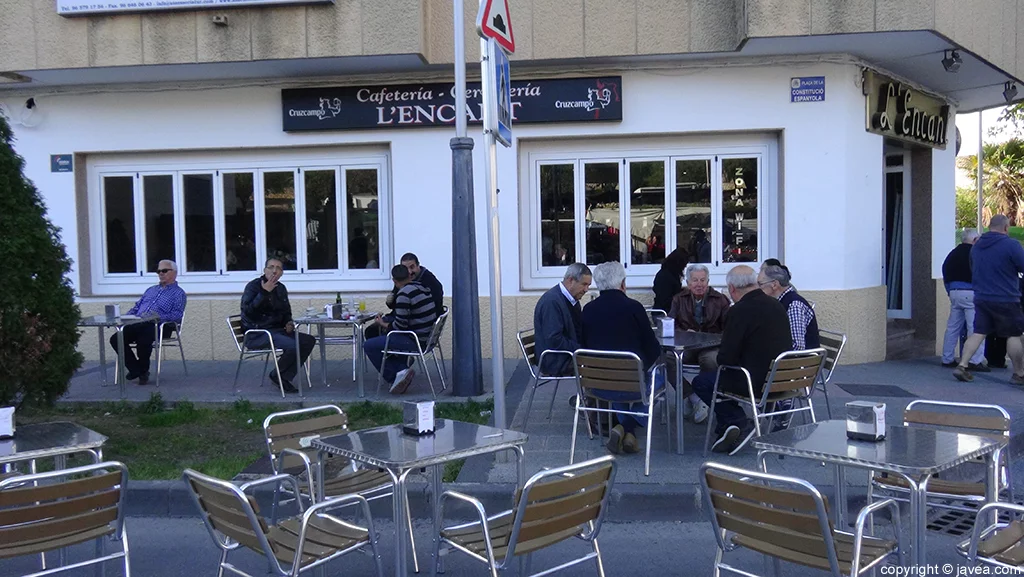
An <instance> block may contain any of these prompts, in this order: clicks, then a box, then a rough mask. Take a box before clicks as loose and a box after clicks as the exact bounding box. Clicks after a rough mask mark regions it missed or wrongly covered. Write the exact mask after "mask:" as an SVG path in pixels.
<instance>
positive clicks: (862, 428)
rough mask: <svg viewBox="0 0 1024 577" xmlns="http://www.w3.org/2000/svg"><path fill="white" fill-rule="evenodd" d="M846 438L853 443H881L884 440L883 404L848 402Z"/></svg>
mask: <svg viewBox="0 0 1024 577" xmlns="http://www.w3.org/2000/svg"><path fill="white" fill-rule="evenodd" d="M846 436H847V437H849V438H850V439H853V440H855V441H881V440H882V439H884V438H885V403H872V402H869V401H850V402H849V403H846Z"/></svg>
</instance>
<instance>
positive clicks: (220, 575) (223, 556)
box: [217, 549, 228, 577]
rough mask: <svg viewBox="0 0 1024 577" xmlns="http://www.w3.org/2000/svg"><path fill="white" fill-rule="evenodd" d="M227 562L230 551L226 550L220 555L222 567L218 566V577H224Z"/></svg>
mask: <svg viewBox="0 0 1024 577" xmlns="http://www.w3.org/2000/svg"><path fill="white" fill-rule="evenodd" d="M227 562H228V550H227V549H224V551H223V552H222V553H221V554H220V565H219V566H218V569H219V570H218V571H217V577H224V564H225V563H227Z"/></svg>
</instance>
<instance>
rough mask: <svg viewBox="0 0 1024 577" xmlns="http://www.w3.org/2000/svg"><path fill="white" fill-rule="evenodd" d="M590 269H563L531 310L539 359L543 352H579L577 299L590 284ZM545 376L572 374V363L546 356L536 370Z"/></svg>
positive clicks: (580, 265) (580, 266) (564, 357)
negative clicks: (558, 277) (561, 275)
mask: <svg viewBox="0 0 1024 577" xmlns="http://www.w3.org/2000/svg"><path fill="white" fill-rule="evenodd" d="M593 278H594V277H593V274H592V273H591V272H590V267H588V266H587V265H585V264H583V263H581V262H576V263H573V264H571V265H569V266H568V267H567V268H566V269H565V276H564V277H563V278H562V282H560V283H558V284H556V285H555V286H553V287H551V288H550V289H548V291H547V292H545V293H544V294H543V295H542V296H541V297H540V300H539V301H537V306H536V307H534V309H533V332H534V335H535V337H534V338H535V340H534V352H535V353H536V355H537V358H538V359H539V358H540V357H541V354H543V353H544V351H549V350H557V351H568V352H570V353H571V352H573V351H575V350H576V349H578V348H580V341H581V340H582V338H583V327H582V324H581V322H580V312H581V310H582V305H580V299H581V298H583V295H585V294H587V290H589V289H590V283H591V281H593ZM539 368H540V370H541V372H542V373H543V374H545V375H552V376H564V375H570V374H572V359H571V358H569V357H568V355H547V356H546V357H545V358H544V364H543V365H542V366H541V367H539Z"/></svg>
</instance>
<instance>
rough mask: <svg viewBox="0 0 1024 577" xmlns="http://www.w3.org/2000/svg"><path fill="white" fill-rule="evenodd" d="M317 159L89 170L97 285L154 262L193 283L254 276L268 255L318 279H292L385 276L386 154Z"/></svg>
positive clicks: (147, 269) (151, 267)
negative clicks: (171, 265) (167, 262)
mask: <svg viewBox="0 0 1024 577" xmlns="http://www.w3.org/2000/svg"><path fill="white" fill-rule="evenodd" d="M337 156H338V155H334V158H332V159H331V160H335V159H336V158H337ZM161 160H162V159H161ZM323 160H324V159H323V158H321V159H319V160H318V161H315V162H308V163H302V162H294V163H289V164H283V163H282V162H280V161H278V162H276V163H275V162H273V161H264V162H262V163H260V162H256V163H245V162H229V161H225V162H223V163H217V164H219V165H220V166H212V164H213V163H210V162H208V161H207V162H204V161H196V162H194V163H188V162H182V163H181V164H180V165H178V164H177V163H173V162H171V161H154V162H150V163H148V164H146V165H141V164H140V165H138V166H133V165H126V164H123V163H118V164H116V165H111V166H103V165H101V166H97V167H96V168H95V169H92V170H93V171H94V173H95V174H96V178H97V180H96V187H97V188H96V191H97V193H94V194H96V196H94V197H93V198H95V199H96V200H95V202H97V203H98V204H97V207H98V209H99V210H98V213H99V214H100V215H102V218H101V219H100V220H98V221H96V222H95V223H94V227H95V228H94V229H93V230H94V232H95V233H96V234H95V236H94V237H93V238H94V241H93V242H94V244H93V246H94V250H95V253H94V254H97V255H102V258H101V259H97V260H96V261H94V263H93V271H94V275H95V278H96V280H97V282H98V284H101V285H102V284H104V283H111V284H117V283H123V282H125V278H126V277H146V276H147V273H152V272H153V271H155V270H156V268H157V263H158V262H159V261H160V260H162V259H171V260H174V261H176V262H177V263H178V270H179V277H180V278H183V279H188V278H193V279H194V281H196V282H203V281H204V279H205V280H206V281H209V282H217V281H218V280H220V279H224V280H230V279H237V280H242V279H249V278H252V276H253V275H255V274H258V272H259V270H260V269H262V264H263V262H264V260H266V259H267V258H278V259H281V261H282V262H283V263H284V265H285V268H286V269H287V270H292V271H296V272H298V273H305V272H314V273H318V274H317V275H316V276H315V277H304V276H303V277H293V278H292V279H291V281H290V282H295V281H296V280H300V281H303V282H304V281H306V280H311V279H321V280H325V279H326V280H329V279H331V278H337V279H346V278H351V279H385V278H386V277H387V272H388V271H386V270H384V268H382V264H381V262H382V255H383V254H388V255H390V254H391V251H390V239H389V237H388V235H389V234H390V230H389V226H388V220H387V219H386V218H385V217H384V215H386V214H388V212H386V211H385V208H386V205H387V202H388V198H387V196H386V195H385V193H384V191H385V188H386V182H387V179H386V174H387V173H386V166H387V165H386V157H383V156H380V157H374V156H360V157H358V158H354V159H353V162H352V163H351V164H326V165H325V164H324V162H323ZM155 166H159V168H158V169H153V168H152V167H155ZM383 260H384V261H386V262H384V266H385V268H386V265H387V264H388V263H389V262H390V257H387V258H384V259H383ZM324 275H326V276H324ZM150 276H151V275H150ZM150 280H152V279H151V278H147V282H148V281H150ZM140 282H141V281H140ZM331 288H332V290H333V287H331Z"/></svg>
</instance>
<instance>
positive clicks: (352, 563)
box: [0, 517, 967, 577]
mask: <svg viewBox="0 0 1024 577" xmlns="http://www.w3.org/2000/svg"><path fill="white" fill-rule="evenodd" d="M127 526H128V531H129V533H128V534H129V540H130V545H131V566H132V574H133V575H135V576H137V577H200V576H207V575H210V576H212V575H216V574H217V569H216V567H217V561H218V559H219V557H220V552H219V550H218V549H217V548H216V547H215V546H214V545H213V542H212V540H211V539H210V536H209V534H208V533H207V531H206V528H205V527H204V526H203V524H202V522H201V521H199V520H198V519H194V518H193V519H182V518H178V519H175V518H149V517H135V518H129V519H128V520H127ZM378 530H379V532H380V533H381V550H382V555H383V556H384V571H385V575H392V574H393V571H392V560H391V559H392V558H391V556H390V553H389V552H390V551H393V549H392V548H391V547H392V543H393V540H392V539H391V535H393V530H392V527H391V524H390V523H387V522H381V523H378ZM416 537H417V539H418V540H419V542H418V543H417V549H418V550H419V552H420V562H421V574H422V575H429V571H428V570H427V567H428V565H427V562H426V561H427V555H429V551H430V545H429V539H430V533H429V530H428V526H427V524H418V525H417V527H416ZM599 543H600V547H601V552H602V557H603V559H604V564H605V571H606V574H607V575H609V576H612V575H625V576H630V577H632V576H639V575H710V574H711V567H712V561H713V559H714V554H715V547H716V545H715V540H714V536H713V535H712V534H711V525H710V524H708V523H616V524H606V525H605V526H604V529H603V530H602V533H601V536H600V538H599ZM953 543H954V541H953V540H952V539H950V538H943V537H941V536H938V535H935V534H929V545H930V547H931V548H930V549H929V555H928V557H929V562H930V563H933V564H936V567H937V569H940V571H939V572H937V573H932V574H938V575H941V574H943V573H942V572H941V566H942V565H943V564H945V563H952V564H953V565H956V566H959V565H961V562H960V559H959V557H957V556H956V554H955V553H953V551H952V544H953ZM91 550H92V545H91V544H89V545H80V546H77V547H75V548H73V549H72V551H71V552H70V555H69V558H70V559H71V560H72V561H74V560H78V559H83V558H85V556H86V555H87V554H88V553H89V552H90V551H91ZM586 550H587V545H585V544H583V543H581V542H578V541H568V542H565V543H562V544H559V545H557V546H555V547H554V548H552V549H549V550H547V551H542V552H538V553H537V554H536V555H535V557H534V561H533V570H534V571H540V570H542V569H544V568H548V567H552V566H555V565H558V564H560V563H562V562H564V561H565V560H567V559H570V558H571V557H572V555H574V554H577V553H579V554H582V553H584V552H585V551H586ZM229 559H232V560H233V562H236V565H237V566H238V567H239V568H241V569H243V570H245V571H247V572H249V573H250V574H252V575H256V576H259V575H265V574H266V563H265V562H263V561H261V558H260V557H258V556H257V555H256V554H254V553H251V552H249V551H239V552H237V553H236V554H233V556H232V557H229ZM726 559H727V560H730V559H731V561H732V563H733V564H734V565H735V566H737V567H739V568H742V569H746V570H748V571H752V572H755V573H758V574H762V573H763V563H762V559H761V557H760V556H759V555H754V554H751V553H748V552H738V553H733V554H731V556H727V557H726ZM37 569H38V558H37V557H35V558H19V559H14V560H10V559H8V560H0V576H3V577H9V576H13V575H24V574H26V573H29V572H31V571H33V570H37ZM329 569H330V570H329V572H328V575H359V576H363V575H366V576H370V575H373V565H372V561H371V560H370V558H369V556H366V555H361V554H353V555H350V556H348V557H347V558H342V559H341V560H338V561H335V562H334V563H333V564H332V565H331V566H330V567H329ZM782 569H783V570H782V575H786V576H788V575H793V576H797V575H801V576H802V575H816V574H821V575H823V574H825V573H819V572H815V571H812V570H810V569H807V568H804V567H800V566H796V565H789V564H783V567H782ZM106 574H107V576H108V577H109V576H120V575H123V573H122V572H121V569H120V567H114V565H113V564H111V565H110V568H109V569H108V570H107V573H106ZM445 574H446V575H449V576H451V577H462V576H470V575H473V576H483V575H486V574H487V572H486V570H485V568H484V566H483V565H481V564H479V563H477V562H476V561H473V560H471V559H470V558H468V557H466V556H464V555H461V554H460V555H449V556H448V561H447V571H446V573H445ZM510 574H513V575H514V574H516V573H515V571H513V572H512V573H510ZM596 574H597V572H596V568H595V567H594V565H593V564H588V565H582V566H579V567H576V568H573V569H571V570H568V571H565V572H562V573H559V574H558V575H566V576H569V575H588V576H589V575H596ZM879 574H892V575H895V574H896V573H895V572H894V570H893V569H887V570H886V571H879ZM902 574H905V573H902ZM920 574H923V573H920ZM954 574H955V571H954ZM961 574H967V573H961ZM63 575H67V576H75V577H77V576H82V577H85V576H90V577H91V576H93V575H94V573H93V572H92V571H91V570H88V569H79V570H76V571H72V572H67V573H63Z"/></svg>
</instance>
